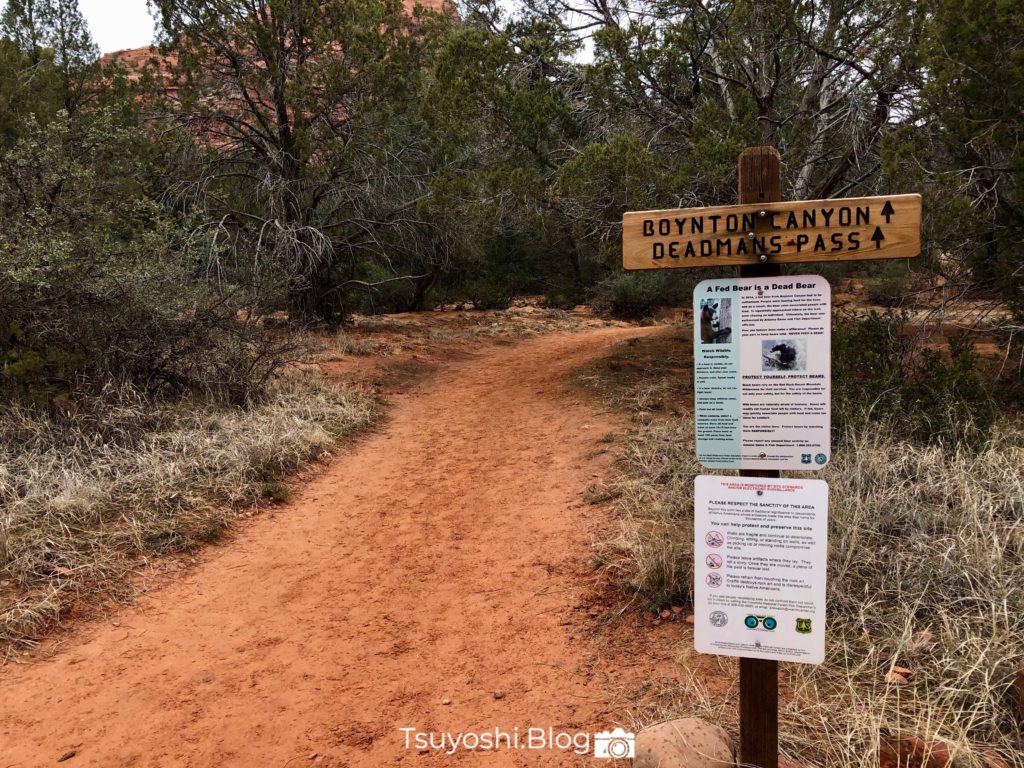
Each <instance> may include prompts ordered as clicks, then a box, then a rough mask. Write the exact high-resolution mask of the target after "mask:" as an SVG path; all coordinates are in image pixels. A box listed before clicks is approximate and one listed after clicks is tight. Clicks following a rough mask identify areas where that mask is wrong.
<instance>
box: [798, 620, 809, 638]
mask: <svg viewBox="0 0 1024 768" xmlns="http://www.w3.org/2000/svg"><path fill="white" fill-rule="evenodd" d="M796 631H797V632H798V633H799V634H801V635H809V634H811V620H810V619H797V620H796Z"/></svg>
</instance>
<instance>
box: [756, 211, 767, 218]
mask: <svg viewBox="0 0 1024 768" xmlns="http://www.w3.org/2000/svg"><path fill="white" fill-rule="evenodd" d="M757 215H758V216H760V217H761V218H762V219H763V218H764V217H765V216H767V215H768V211H758V212H757Z"/></svg>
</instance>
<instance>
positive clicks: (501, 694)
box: [494, 691, 505, 701]
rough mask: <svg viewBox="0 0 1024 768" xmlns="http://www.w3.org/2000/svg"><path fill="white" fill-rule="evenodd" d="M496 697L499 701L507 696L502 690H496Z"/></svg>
mask: <svg viewBox="0 0 1024 768" xmlns="http://www.w3.org/2000/svg"><path fill="white" fill-rule="evenodd" d="M494 698H495V699H497V700H498V701H501V700H502V699H504V698H505V694H504V693H502V692H501V691H495V692H494Z"/></svg>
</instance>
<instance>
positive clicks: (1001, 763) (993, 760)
mask: <svg viewBox="0 0 1024 768" xmlns="http://www.w3.org/2000/svg"><path fill="white" fill-rule="evenodd" d="M981 757H982V759H983V760H984V761H985V768H1010V764H1009V763H1008V762H1006V761H1005V760H1004V759H1003V758H1002V757H1001V756H999V755H997V754H996V753H995V752H993V751H992V750H988V751H987V752H985V754H983V755H982V756H981Z"/></svg>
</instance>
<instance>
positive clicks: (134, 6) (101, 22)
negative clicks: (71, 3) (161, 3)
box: [78, 0, 153, 53]
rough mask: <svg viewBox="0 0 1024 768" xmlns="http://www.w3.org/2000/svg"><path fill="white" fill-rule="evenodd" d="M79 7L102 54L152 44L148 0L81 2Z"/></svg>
mask: <svg viewBox="0 0 1024 768" xmlns="http://www.w3.org/2000/svg"><path fill="white" fill-rule="evenodd" d="M78 7H79V8H81V9H82V15H83V16H85V20H86V21H88V22H89V30H90V31H91V32H92V36H93V39H94V40H95V41H96V45H98V46H99V47H100V50H101V51H102V52H103V53H109V52H110V51H119V50H121V49H122V48H141V47H143V46H145V45H149V44H150V43H151V42H153V19H152V17H151V16H150V15H149V11H148V10H147V8H146V0H78Z"/></svg>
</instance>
